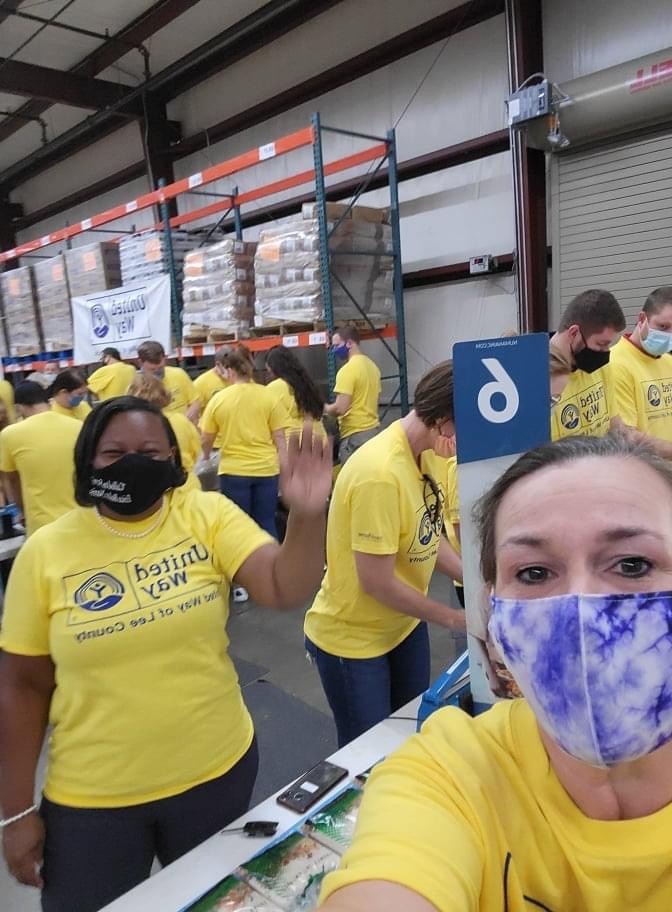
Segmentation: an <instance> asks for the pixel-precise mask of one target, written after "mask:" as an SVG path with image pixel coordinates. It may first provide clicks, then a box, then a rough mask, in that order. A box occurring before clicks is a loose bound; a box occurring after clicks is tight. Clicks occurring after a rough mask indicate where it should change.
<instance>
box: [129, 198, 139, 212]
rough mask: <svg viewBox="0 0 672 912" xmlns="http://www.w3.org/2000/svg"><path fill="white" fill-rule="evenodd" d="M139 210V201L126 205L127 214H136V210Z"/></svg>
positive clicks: (132, 201)
mask: <svg viewBox="0 0 672 912" xmlns="http://www.w3.org/2000/svg"><path fill="white" fill-rule="evenodd" d="M137 208H138V201H137V200H131V201H130V203H126V213H127V214H128V213H130V212H135V210H136V209H137Z"/></svg>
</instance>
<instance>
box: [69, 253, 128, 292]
mask: <svg viewBox="0 0 672 912" xmlns="http://www.w3.org/2000/svg"><path fill="white" fill-rule="evenodd" d="M65 271H66V275H67V279H68V285H69V286H70V294H71V296H72V297H73V298H76V297H82V296H84V295H89V294H95V292H97V291H107V289H108V288H118V287H119V285H121V266H120V263H119V247H118V246H117V244H116V243H115V242H114V241H102V242H101V243H98V244H86V245H85V246H84V247H73V248H72V250H66V252H65Z"/></svg>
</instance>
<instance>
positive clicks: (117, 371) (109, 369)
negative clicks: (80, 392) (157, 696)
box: [86, 361, 136, 402]
mask: <svg viewBox="0 0 672 912" xmlns="http://www.w3.org/2000/svg"><path fill="white" fill-rule="evenodd" d="M135 373H136V371H135V368H134V367H133V366H132V365H131V364H124V362H123V361H115V362H113V363H112V364H104V365H103V366H102V367H99V368H98V370H96V371H94V372H93V373H92V374H91V376H90V377H89V379H88V380H87V381H86V385H87V386H88V388H89V389H90V390H91V392H92V393H93V395H94V396H96V397H97V398H98V399H100V401H101V402H105V400H106V399H113V398H114V397H115V396H125V395H126V394H127V393H128V387H129V386H130V385H131V383H132V382H133V378H134V377H135Z"/></svg>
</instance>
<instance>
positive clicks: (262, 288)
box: [255, 203, 394, 327]
mask: <svg viewBox="0 0 672 912" xmlns="http://www.w3.org/2000/svg"><path fill="white" fill-rule="evenodd" d="M360 208H363V207H355V208H354V209H352V210H346V207H345V206H342V205H340V204H331V203H330V204H328V207H327V215H328V216H329V218H331V219H334V221H330V222H329V224H328V231H329V232H330V237H329V253H330V266H331V269H330V271H331V292H332V304H333V310H334V319H335V320H336V321H337V322H341V321H343V320H352V319H355V320H356V319H362V318H363V315H364V314H366V315H367V317H368V318H369V319H370V320H372V321H378V322H387V321H388V320H389V319H390V318H391V316H392V314H393V311H394V293H393V270H392V266H393V260H392V257H391V254H392V250H393V247H392V229H391V228H390V226H389V225H387V224H384V223H383V219H385V218H388V211H387V210H375V209H369V208H363V212H364V213H365V214H366V217H365V218H364V217H359V214H360V213H359V212H358V209H360ZM315 213H316V209H315V204H306V205H304V207H303V211H302V218H295V217H293V218H290V219H287V220H284V221H282V222H279V223H278V224H276V225H274V226H271V227H269V228H264V229H263V230H262V231H261V233H260V235H259V243H258V246H257V253H256V257H255V283H256V298H255V325H256V326H262V327H263V326H271V325H277V324H280V323H286V322H287V323H290V322H311V321H317V320H322V319H324V300H323V288H322V269H321V265H320V232H319V224H318V221H317V219H316V218H315V217H314V215H315ZM353 298H354V300H355V301H356V302H357V305H359V308H361V310H360V309H359V308H358V307H357V306H356V305H355V303H354V302H353Z"/></svg>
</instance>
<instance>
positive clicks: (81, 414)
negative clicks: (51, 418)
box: [51, 399, 91, 421]
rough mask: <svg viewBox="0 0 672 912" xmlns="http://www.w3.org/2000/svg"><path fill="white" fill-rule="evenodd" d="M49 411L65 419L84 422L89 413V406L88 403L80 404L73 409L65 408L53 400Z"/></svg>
mask: <svg viewBox="0 0 672 912" xmlns="http://www.w3.org/2000/svg"><path fill="white" fill-rule="evenodd" d="M51 410H52V412H56V414H57V415H65V416H66V417H67V418H74V419H75V420H76V421H84V419H85V418H86V416H87V415H88V414H89V412H90V411H91V406H90V405H89V403H88V402H80V403H79V405H77V406H75V408H65V407H64V406H62V405H61V404H60V403H58V402H56V400H55V399H52V401H51Z"/></svg>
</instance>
